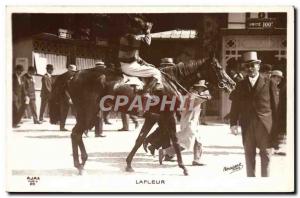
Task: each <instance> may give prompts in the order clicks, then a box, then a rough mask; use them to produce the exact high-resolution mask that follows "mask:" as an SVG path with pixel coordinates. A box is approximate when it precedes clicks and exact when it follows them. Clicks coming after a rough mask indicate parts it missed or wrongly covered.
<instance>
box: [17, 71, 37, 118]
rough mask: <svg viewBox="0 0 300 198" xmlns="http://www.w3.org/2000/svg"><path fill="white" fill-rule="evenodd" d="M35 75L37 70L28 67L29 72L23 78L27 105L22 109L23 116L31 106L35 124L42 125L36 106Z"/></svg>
mask: <svg viewBox="0 0 300 198" xmlns="http://www.w3.org/2000/svg"><path fill="white" fill-rule="evenodd" d="M34 74H35V68H34V67H32V66H30V67H28V72H27V73H26V74H24V75H23V76H22V80H23V82H24V90H25V104H24V105H23V107H22V110H21V115H22V116H23V114H24V112H25V109H26V108H27V107H28V106H29V108H30V111H31V115H32V117H33V123H34V124H41V122H39V121H38V119H37V113H36V104H35V81H34V78H33V75H34Z"/></svg>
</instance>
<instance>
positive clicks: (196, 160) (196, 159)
mask: <svg viewBox="0 0 300 198" xmlns="http://www.w3.org/2000/svg"><path fill="white" fill-rule="evenodd" d="M201 155H202V144H201V143H199V142H198V141H197V140H195V144H194V160H193V163H192V165H193V166H201V165H203V164H201V163H200V158H201Z"/></svg>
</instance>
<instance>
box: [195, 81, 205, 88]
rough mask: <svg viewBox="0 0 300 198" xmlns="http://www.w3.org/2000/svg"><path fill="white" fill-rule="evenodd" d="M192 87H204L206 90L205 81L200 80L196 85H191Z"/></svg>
mask: <svg viewBox="0 0 300 198" xmlns="http://www.w3.org/2000/svg"><path fill="white" fill-rule="evenodd" d="M193 86H194V87H205V88H207V86H206V84H205V80H200V81H199V82H198V83H196V84H194V85H193Z"/></svg>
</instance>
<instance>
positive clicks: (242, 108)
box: [230, 52, 275, 177]
mask: <svg viewBox="0 0 300 198" xmlns="http://www.w3.org/2000/svg"><path fill="white" fill-rule="evenodd" d="M243 60H244V65H245V67H246V71H247V73H248V77H246V78H245V79H244V80H242V81H241V82H240V83H239V84H238V86H237V90H236V91H235V94H234V96H233V97H234V100H233V101H232V112H231V116H230V125H231V130H232V133H234V134H236V133H237V121H238V120H239V123H240V125H241V128H242V138H243V145H244V150H245V159H246V169H247V176H248V177H255V156H256V148H259V150H260V153H259V154H260V158H261V176H262V177H268V176H269V163H270V157H271V151H272V150H271V146H272V142H271V136H272V128H273V123H272V120H273V116H275V115H274V112H273V111H274V105H273V104H274V94H275V93H274V84H273V82H272V81H270V79H269V78H267V77H265V76H262V75H260V74H259V69H260V63H261V61H260V60H258V59H257V53H256V52H246V53H245V54H243Z"/></svg>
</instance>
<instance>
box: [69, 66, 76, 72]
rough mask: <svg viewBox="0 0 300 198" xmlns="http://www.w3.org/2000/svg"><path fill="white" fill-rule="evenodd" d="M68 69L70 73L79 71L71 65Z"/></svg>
mask: <svg viewBox="0 0 300 198" xmlns="http://www.w3.org/2000/svg"><path fill="white" fill-rule="evenodd" d="M68 69H69V70H70V71H76V70H77V67H76V65H69V67H68Z"/></svg>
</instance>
